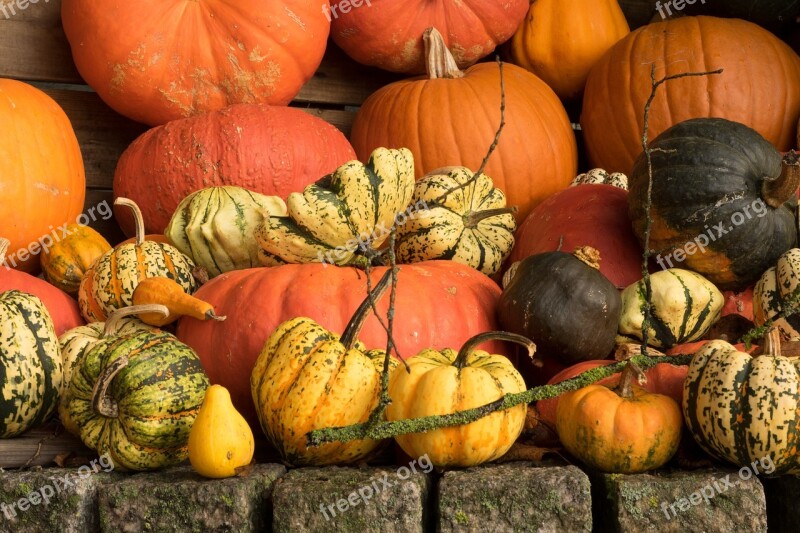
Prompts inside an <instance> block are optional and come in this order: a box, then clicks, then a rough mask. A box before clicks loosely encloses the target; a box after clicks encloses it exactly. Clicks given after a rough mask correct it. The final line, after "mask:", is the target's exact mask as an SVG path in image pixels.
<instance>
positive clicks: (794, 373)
mask: <svg viewBox="0 0 800 533" xmlns="http://www.w3.org/2000/svg"><path fill="white" fill-rule="evenodd" d="M763 346H764V352H765V353H764V355H758V356H755V357H754V356H752V355H750V354H748V353H745V352H740V351H738V350H737V349H736V348H735V347H733V346H732V345H730V344H728V343H727V342H725V341H722V340H713V341H710V342H708V343H706V344H705V345H704V346H703V348H702V349H701V350H700V351H699V352H697V354H695V356H694V357H693V358H692V362H691V363H690V364H689V373H688V375H687V377H686V381H685V382H684V387H683V414H684V418H685V420H686V425H687V426H688V427H689V430H690V431H691V433H692V435H693V436H694V439H695V440H696V441H697V443H698V444H699V445H700V446H701V447H702V448H703V449H704V450H705V451H707V452H708V453H710V454H711V455H713V456H715V457H717V458H719V459H722V460H725V461H729V462H731V463H733V464H735V465H737V466H739V467H745V466H749V465H752V464H753V462H754V461H757V462H759V463H760V466H762V470H763V467H764V466H765V465H768V464H769V462H770V461H771V462H772V464H773V468H772V471H764V472H759V473H766V474H776V475H777V474H786V473H791V474H798V473H800V468H799V467H800V465H799V464H798V453H800V431H798V429H800V409H798V402H799V401H800V360H798V359H797V358H796V357H792V358H788V357H783V356H781V355H780V335H779V334H778V330H777V329H776V330H773V331H771V332H770V333H769V334H768V335H767V338H766V339H765V342H764V343H763Z"/></svg>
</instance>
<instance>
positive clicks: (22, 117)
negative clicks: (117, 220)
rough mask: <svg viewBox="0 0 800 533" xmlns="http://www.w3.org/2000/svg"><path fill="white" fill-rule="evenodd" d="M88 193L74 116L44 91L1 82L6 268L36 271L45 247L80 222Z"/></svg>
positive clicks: (0, 184)
mask: <svg viewBox="0 0 800 533" xmlns="http://www.w3.org/2000/svg"><path fill="white" fill-rule="evenodd" d="M85 194H86V179H85V177H84V169H83V159H82V158H81V151H80V147H79V146H78V140H77V138H76V137H75V132H74V131H73V129H72V125H71V124H70V121H69V118H67V115H66V114H65V113H64V111H63V110H62V109H61V108H60V107H59V105H58V104H57V103H56V102H55V101H54V100H53V99H52V98H50V97H49V96H48V95H46V94H45V93H43V92H42V91H40V90H39V89H37V88H35V87H32V86H30V85H28V84H27V83H22V82H20V81H15V80H9V79H4V78H0V195H2V196H1V197H0V221H1V222H0V231H2V235H3V237H5V238H6V239H8V240H9V241H11V243H10V245H9V247H8V252H7V254H6V264H7V265H9V266H10V267H11V268H16V269H19V270H24V271H26V272H35V271H38V269H39V257H38V255H37V254H38V252H39V251H41V249H42V248H41V244H42V243H45V244H46V243H47V242H48V240H47V239H49V242H51V243H52V242H53V241H54V240H56V239H58V238H60V236H61V235H62V231H61V230H60V228H61V227H62V226H63V225H65V224H67V223H71V222H73V223H74V222H75V221H76V219H77V217H78V215H80V213H81V209H83V200H84V197H85Z"/></svg>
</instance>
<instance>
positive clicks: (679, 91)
mask: <svg viewBox="0 0 800 533" xmlns="http://www.w3.org/2000/svg"><path fill="white" fill-rule="evenodd" d="M651 65H655V67H656V71H655V75H656V78H657V79H660V78H662V77H664V76H665V75H673V74H679V73H685V72H703V71H712V70H716V69H720V68H721V69H724V71H723V72H722V73H721V74H715V75H710V76H700V77H689V78H681V79H676V80H671V81H669V82H667V83H666V84H665V85H663V86H662V87H661V88H660V89H659V90H658V91H657V94H656V97H655V100H654V101H653V104H652V106H651V108H650V120H649V135H650V139H654V138H655V137H656V136H658V135H659V134H660V133H661V132H663V131H665V130H666V129H667V128H669V127H670V126H672V125H674V124H677V123H679V122H682V121H684V120H688V119H690V118H697V117H719V118H726V119H728V120H733V121H736V122H741V123H743V124H745V125H747V126H749V127H751V128H753V129H755V130H756V131H758V132H759V133H760V134H761V135H763V136H764V137H765V138H766V139H767V140H768V141H770V142H771V143H773V144H774V145H775V146H776V147H777V148H778V149H779V150H788V149H789V148H791V147H792V145H793V144H794V140H795V131H796V128H797V119H798V117H799V116H800V59H799V58H798V56H797V54H795V53H794V52H793V51H792V50H791V48H789V46H788V45H786V44H785V43H783V42H782V41H780V40H779V39H778V38H777V37H775V36H774V35H773V34H772V33H770V32H768V31H767V30H765V29H763V28H760V27H759V26H756V25H755V24H752V23H750V22H745V21H743V20H739V19H719V18H714V17H703V16H700V17H681V18H676V19H673V20H667V21H664V22H657V23H654V24H650V25H647V26H644V27H642V28H639V29H637V30H635V31H633V32H631V33H630V34H629V35H628V36H627V37H625V38H623V39H622V40H621V41H620V42H618V43H617V44H616V45H614V47H613V48H612V49H611V50H610V51H609V52H608V53H607V54H605V55H604V56H603V57H602V58H601V59H600V61H599V62H598V63H597V64H596V65H595V66H594V67H593V68H592V70H591V72H590V74H589V79H588V81H587V83H586V91H585V93H584V99H583V111H582V115H581V126H582V127H583V134H584V139H585V141H586V150H587V153H588V156H589V162H590V164H592V165H593V166H599V167H602V168H604V169H606V170H607V171H609V172H611V171H620V172H626V173H628V172H630V171H631V169H632V168H633V162H634V160H635V159H636V157H637V156H638V155H639V154H640V153H641V151H642V124H643V109H644V106H645V102H646V101H647V99H648V97H649V96H650V92H651V81H650V70H651Z"/></svg>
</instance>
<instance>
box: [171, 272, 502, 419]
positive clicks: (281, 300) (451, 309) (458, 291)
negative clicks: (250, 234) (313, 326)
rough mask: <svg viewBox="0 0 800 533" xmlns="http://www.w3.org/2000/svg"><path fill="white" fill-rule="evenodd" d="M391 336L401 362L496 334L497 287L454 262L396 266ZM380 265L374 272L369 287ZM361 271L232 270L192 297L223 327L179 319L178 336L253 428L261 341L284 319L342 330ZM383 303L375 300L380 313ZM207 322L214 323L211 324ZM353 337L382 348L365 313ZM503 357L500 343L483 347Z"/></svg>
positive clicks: (378, 330)
mask: <svg viewBox="0 0 800 533" xmlns="http://www.w3.org/2000/svg"><path fill="white" fill-rule="evenodd" d="M399 268H400V270H399V273H398V283H397V296H396V303H395V322H394V339H395V342H396V343H397V350H398V352H399V354H400V356H401V357H411V356H412V355H415V354H416V353H418V352H420V351H421V350H423V349H425V348H434V349H439V348H444V347H448V346H460V345H462V344H463V343H464V341H466V340H467V339H468V338H469V337H470V336H472V335H475V334H477V333H480V332H483V331H488V330H492V329H496V325H497V324H496V322H495V306H496V304H497V300H498V299H499V298H500V288H499V287H498V286H497V285H496V284H495V283H494V282H493V281H492V280H491V279H490V278H488V277H487V276H485V275H484V274H481V273H480V272H478V271H477V270H475V269H473V268H470V267H468V266H464V265H460V264H458V263H455V262H453V261H427V262H422V263H416V264H413V265H400V267H399ZM385 272H386V267H376V268H374V269H373V270H372V279H373V281H372V286H373V287H374V286H375V285H377V283H378V280H379V279H380V278H381V276H382V275H383V274H384V273H385ZM366 290H367V284H366V277H365V274H364V271H363V270H360V269H357V268H354V267H336V266H331V265H324V264H319V263H313V264H302V265H282V266H277V267H270V268H251V269H247V270H235V271H232V272H226V273H224V274H222V275H220V276H217V277H215V278H214V279H212V280H211V281H209V282H208V283H206V284H205V285H203V286H202V287H201V288H200V289H199V290H198V291H197V292H196V293H195V294H194V296H195V297H197V298H200V299H201V300H203V301H205V302H208V303H209V304H211V305H212V306H213V307H214V310H215V311H216V313H217V314H219V315H224V316H227V319H226V320H225V321H224V322H213V321H200V320H195V319H193V318H186V317H184V318H181V319H180V320H179V321H178V329H177V333H176V334H177V335H178V338H179V339H181V340H182V341H183V342H185V343H186V344H188V345H189V346H191V347H192V348H194V350H195V351H196V352H197V354H198V355H199V356H200V359H201V361H202V362H203V368H205V370H206V372H207V373H208V377H209V379H211V382H212V383H214V384H219V385H222V386H224V387H225V388H226V389H228V390H229V391H230V393H231V398H232V399H233V404H234V406H236V409H237V410H238V411H239V412H240V413H242V415H244V417H245V418H246V419H247V420H248V421H249V422H250V423H251V424H254V425H253V427H258V419H257V418H256V414H255V408H254V407H253V399H252V396H251V394H250V381H249V380H250V373H251V371H252V370H253V365H254V364H255V362H256V359H257V358H258V354H259V352H260V351H261V349H262V348H263V347H264V342H265V341H266V339H267V338H268V337H269V336H270V334H272V332H273V331H275V329H276V328H277V327H278V326H279V325H280V324H282V323H283V322H285V321H286V320H289V319H292V318H295V317H308V318H310V319H312V320H314V321H315V322H317V323H318V324H319V325H320V326H322V327H324V328H325V329H327V330H328V331H343V330H344V328H345V326H346V325H347V322H348V321H349V319H350V317H351V316H352V314H353V311H354V310H355V309H356V308H357V307H358V306H359V304H360V303H361V301H362V300H363V299H364V296H365V295H366V294H367V293H366ZM388 305H389V298H388V296H387V297H384V298H382V299H381V300H380V301H378V304H377V308H378V312H379V313H380V315H381V316H382V317H385V316H386V310H387V308H388ZM212 322H213V323H212ZM359 339H360V340H361V341H363V342H364V344H365V345H366V346H368V347H370V348H381V349H385V347H386V333H385V331H384V330H383V328H382V327H381V326H380V324H379V323H378V321H377V320H376V318H375V317H374V316H370V317H369V318H368V319H367V321H366V323H365V325H364V328H363V329H362V331H361V333H360V335H359ZM482 348H485V349H487V350H493V351H492V352H491V353H500V354H503V353H506V351H505V350H504V348H505V347H504V346H502V345H496V344H488V345H486V346H482Z"/></svg>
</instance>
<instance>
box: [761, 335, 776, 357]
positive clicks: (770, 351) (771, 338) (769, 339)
mask: <svg viewBox="0 0 800 533" xmlns="http://www.w3.org/2000/svg"><path fill="white" fill-rule="evenodd" d="M761 353H762V354H764V355H773V356H780V355H781V330H780V329H779V328H770V330H769V331H767V334H766V335H764V346H763V347H762V348H761Z"/></svg>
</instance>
